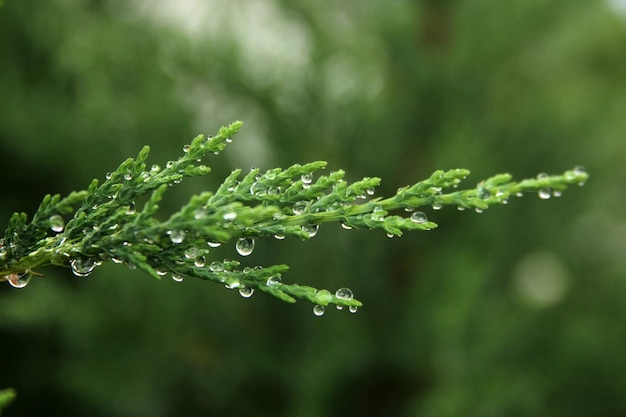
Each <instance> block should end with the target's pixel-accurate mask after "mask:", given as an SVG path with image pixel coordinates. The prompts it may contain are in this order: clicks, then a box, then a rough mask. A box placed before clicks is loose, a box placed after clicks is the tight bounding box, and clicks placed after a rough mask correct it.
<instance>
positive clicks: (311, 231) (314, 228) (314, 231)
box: [302, 224, 320, 237]
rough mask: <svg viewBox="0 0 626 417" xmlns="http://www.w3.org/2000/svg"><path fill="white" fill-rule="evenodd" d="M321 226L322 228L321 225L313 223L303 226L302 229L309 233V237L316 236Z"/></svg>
mask: <svg viewBox="0 0 626 417" xmlns="http://www.w3.org/2000/svg"><path fill="white" fill-rule="evenodd" d="M319 228H320V227H319V225H317V224H311V225H306V226H302V231H303V232H305V233H307V234H308V235H309V237H315V235H316V234H317V231H318V230H319Z"/></svg>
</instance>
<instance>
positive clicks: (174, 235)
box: [167, 230, 185, 245]
mask: <svg viewBox="0 0 626 417" xmlns="http://www.w3.org/2000/svg"><path fill="white" fill-rule="evenodd" d="M167 234H168V235H170V240H171V241H172V243H174V244H176V245H178V244H179V243H183V240H185V231H184V230H168V231H167Z"/></svg>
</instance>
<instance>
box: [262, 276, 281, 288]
mask: <svg viewBox="0 0 626 417" xmlns="http://www.w3.org/2000/svg"><path fill="white" fill-rule="evenodd" d="M282 282H283V281H282V279H281V278H280V277H279V276H278V275H272V276H271V277H269V278H268V279H267V282H266V285H267V286H268V287H272V288H276V287H279V286H280V284H282Z"/></svg>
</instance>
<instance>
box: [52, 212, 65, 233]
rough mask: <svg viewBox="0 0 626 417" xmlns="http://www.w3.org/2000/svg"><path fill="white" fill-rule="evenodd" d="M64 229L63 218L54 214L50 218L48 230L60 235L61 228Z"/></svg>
mask: <svg viewBox="0 0 626 417" xmlns="http://www.w3.org/2000/svg"><path fill="white" fill-rule="evenodd" d="M64 227H65V221H63V217H61V216H59V215H58V214H55V215H53V216H50V230H52V231H53V232H54V233H61V232H62V231H63V228H64Z"/></svg>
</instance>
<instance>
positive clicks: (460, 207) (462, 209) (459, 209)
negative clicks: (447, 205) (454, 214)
mask: <svg viewBox="0 0 626 417" xmlns="http://www.w3.org/2000/svg"><path fill="white" fill-rule="evenodd" d="M456 209H457V210H458V211H464V210H465V207H463V206H457V208H456Z"/></svg>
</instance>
